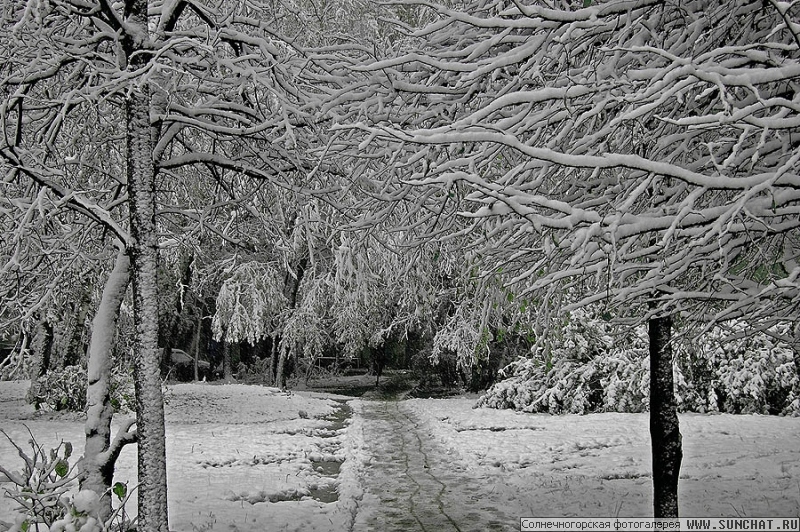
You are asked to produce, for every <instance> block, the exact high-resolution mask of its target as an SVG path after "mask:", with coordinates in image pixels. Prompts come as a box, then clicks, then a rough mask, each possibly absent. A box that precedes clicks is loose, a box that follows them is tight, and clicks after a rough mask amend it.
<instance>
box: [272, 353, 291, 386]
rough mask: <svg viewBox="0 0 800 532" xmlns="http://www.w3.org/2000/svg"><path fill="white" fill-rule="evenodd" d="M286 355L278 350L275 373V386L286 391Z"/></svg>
mask: <svg viewBox="0 0 800 532" xmlns="http://www.w3.org/2000/svg"><path fill="white" fill-rule="evenodd" d="M288 356H289V354H288V353H284V352H283V351H282V350H280V349H279V350H278V368H277V369H276V371H275V386H276V387H278V388H280V389H281V390H285V389H286V357H288Z"/></svg>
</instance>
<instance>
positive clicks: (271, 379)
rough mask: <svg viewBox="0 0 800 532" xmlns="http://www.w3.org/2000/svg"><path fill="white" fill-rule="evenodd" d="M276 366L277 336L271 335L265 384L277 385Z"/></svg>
mask: <svg viewBox="0 0 800 532" xmlns="http://www.w3.org/2000/svg"><path fill="white" fill-rule="evenodd" d="M277 367H278V336H277V335H273V336H272V345H270V349H269V367H268V368H267V377H266V378H267V382H265V383H264V384H266V385H267V386H272V385H276V386H277V383H276V381H277V378H276V375H277Z"/></svg>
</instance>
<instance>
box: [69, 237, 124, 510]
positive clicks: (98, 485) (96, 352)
mask: <svg viewBox="0 0 800 532" xmlns="http://www.w3.org/2000/svg"><path fill="white" fill-rule="evenodd" d="M129 281H130V259H129V258H128V256H127V255H126V254H125V252H124V251H120V253H119V255H118V256H117V262H116V264H115V265H114V270H113V271H112V272H111V275H110V276H109V277H108V280H107V281H106V285H105V287H104V288H103V295H102V298H101V300H100V306H99V307H98V308H97V313H96V314H95V316H94V320H93V321H92V338H91V341H90V343H89V357H88V358H89V363H88V387H87V393H86V399H87V401H86V404H87V413H86V448H85V452H84V460H83V476H82V477H81V489H89V490H92V491H94V492H95V493H97V494H98V495H99V496H100V509H99V517H100V518H101V519H102V520H103V522H105V521H107V520H108V518H109V517H110V516H111V512H112V507H111V496H110V494H109V491H110V488H111V485H112V482H113V479H114V463H115V462H116V459H117V457H118V456H119V453H120V451H121V450H122V447H123V446H124V445H125V443H129V442H131V441H133V440H134V438H135V433H134V432H129V431H128V428H130V425H128V427H126V428H124V429H121V430H120V432H119V433H118V435H117V439H116V440H115V442H114V445H112V444H111V417H112V415H113V413H114V412H113V408H112V407H111V400H110V379H111V352H112V350H113V347H114V335H115V333H116V330H117V320H118V318H119V309H120V306H121V305H122V300H123V299H124V298H125V291H126V290H127V288H128V284H129Z"/></svg>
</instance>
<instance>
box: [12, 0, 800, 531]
mask: <svg viewBox="0 0 800 532" xmlns="http://www.w3.org/2000/svg"><path fill="white" fill-rule="evenodd" d="M798 4H800V2H796V1H793V2H784V1H777V0H768V1H766V2H762V1H760V0H759V1H746V0H737V1H735V2H730V3H724V4H721V3H715V2H704V1H695V2H688V3H687V2H675V3H671V2H656V1H653V0H610V1H601V2H595V1H592V0H584V1H583V2H568V1H561V0H553V1H550V0H541V1H538V2H527V1H525V2H523V1H519V0H509V1H505V0H475V1H465V2H460V1H452V2H444V3H442V4H434V3H428V2H415V1H398V2H389V3H380V4H379V3H374V2H369V1H366V0H348V1H344V2H338V1H330V2H327V1H324V0H292V1H290V0H286V1H279V0H237V1H233V0H220V1H216V2H206V1H203V0H163V1H162V0H126V1H124V2H122V1H120V2H110V1H108V0H11V1H7V2H4V3H3V6H2V13H0V25H1V26H2V30H0V57H2V66H0V98H1V99H0V122H1V123H2V130H3V136H2V139H1V140H0V168H1V169H2V171H1V172H0V176H2V184H1V185H0V186H1V187H2V195H0V225H2V231H0V272H1V273H0V297H1V298H2V306H0V335H2V337H1V338H0V342H2V348H3V351H2V361H0V376H1V377H2V378H3V379H19V378H31V379H32V385H31V390H30V392H29V399H30V400H31V401H32V402H34V403H36V404H37V406H38V405H49V407H50V408H54V409H56V410H58V409H62V408H74V409H78V410H81V409H86V410H87V411H88V412H89V419H88V423H90V424H93V428H92V430H91V431H90V430H88V429H87V434H89V432H91V433H92V434H93V435H97V436H98V437H99V440H98V443H97V445H98V447H97V449H96V451H95V452H96V453H97V460H96V465H97V478H96V482H97V483H98V485H99V486H101V487H102V486H103V485H104V484H103V483H104V482H105V483H106V484H105V485H106V487H108V486H109V485H108V482H107V480H105V479H104V478H102V477H103V474H102V472H103V468H104V467H107V466H108V464H109V463H111V464H113V461H114V459H115V452H114V450H115V449H116V446H117V445H120V446H121V445H123V444H124V443H126V441H129V440H134V439H136V440H137V441H138V442H139V453H140V454H139V462H140V464H139V467H140V470H139V471H140V482H141V483H142V487H141V488H140V493H142V494H145V496H140V499H139V501H140V511H139V519H140V521H139V526H140V529H141V530H166V528H164V527H165V526H166V518H165V515H166V497H165V496H163V493H164V491H165V490H166V486H165V484H166V480H165V476H164V475H163V474H160V473H159V471H160V470H161V468H162V467H163V464H161V463H162V462H163V456H164V446H163V430H164V429H163V423H164V421H163V419H164V414H163V397H162V388H161V383H162V379H163V378H168V377H169V378H175V377H180V378H183V379H186V378H189V379H191V378H197V377H200V378H202V377H203V376H205V377H206V378H209V379H212V378H221V379H225V380H230V379H231V378H232V377H233V376H234V375H235V377H236V378H237V379H238V380H241V381H247V382H259V383H265V384H268V385H276V386H278V387H285V386H286V385H287V379H288V380H289V381H291V379H293V378H294V379H301V380H302V379H307V378H310V377H313V375H314V374H315V372H317V373H319V372H320V371H322V370H323V368H327V370H331V369H339V368H344V367H345V366H347V365H351V366H358V367H371V368H373V371H376V372H378V373H379V372H380V370H381V369H382V368H383V366H384V365H386V366H387V367H395V368H407V369H412V370H415V371H417V372H419V374H420V375H423V376H425V377H426V378H428V379H431V380H437V379H438V380H439V382H440V384H442V385H447V386H451V385H461V386H464V387H466V388H469V389H471V390H475V391H477V390H484V389H486V388H487V387H489V386H491V387H489V388H488V391H486V393H485V394H484V395H483V396H482V397H481V399H480V400H479V402H478V403H479V405H481V406H490V407H496V408H513V409H518V410H523V411H526V412H550V413H553V414H557V413H589V412H642V411H646V410H650V409H651V407H652V406H653V402H652V401H653V398H654V397H656V399H657V400H658V406H657V410H658V411H659V412H661V411H662V410H663V411H665V412H672V415H673V416H674V412H675V411H692V412H728V413H763V414H783V415H797V414H799V413H800V352H799V351H798V343H800V326H799V325H798V322H797V319H798V306H797V303H798V297H800V292H799V291H798V276H800V266H798V263H797V257H798V252H797V249H798V238H799V237H800V233H798V225H800V202H799V201H798V200H800V173H798V168H799V167H800V132H799V129H798V128H800V118H799V117H800V87H799V86H798V79H799V78H800V60H799V59H800V5H798ZM129 285H130V289H129ZM172 350H180V351H183V352H185V353H188V354H189V356H190V357H193V358H194V360H195V361H194V362H186V363H185V364H183V365H182V367H181V368H176V367H175V365H174V364H172V363H171V362H170V361H171V360H173V361H174V358H171V355H170V352H171V351H172ZM176 372H180V373H182V375H178V374H177V373H176ZM656 372H658V374H656ZM215 374H218V376H217V375H215ZM654 383H655V384H656V385H658V390H659V391H658V393H656V392H654V391H653V388H652V386H653V385H654ZM654 394H655V395H654ZM125 408H127V409H130V410H133V411H136V413H137V420H136V423H135V428H134V426H133V425H130V426H128V427H127V428H125V430H123V431H121V435H120V436H118V437H117V438H116V439H113V441H112V438H111V429H110V420H111V417H112V412H113V410H115V409H125ZM664 419H665V421H664V430H665V433H664V434H665V435H670V436H669V438H667V437H666V436H665V440H664V441H665V442H667V441H673V439H671V438H672V437H673V436H674V435H675V434H677V418H674V423H673V422H672V421H670V419H672V418H669V419H667V418H664ZM88 441H89V440H88V439H87V453H88V452H91V451H90V450H89V449H90V446H89V445H88ZM678 446H679V441H678ZM665 452H667V453H669V452H674V449H672V451H670V449H666V451H665ZM159 457H161V458H159ZM673 458H674V457H673ZM679 463H680V461H679V459H678V464H679ZM675 482H677V476H675ZM159 494H161V495H159ZM667 505H668V506H669V504H667ZM656 513H658V511H657V512H656ZM668 513H669V512H668Z"/></svg>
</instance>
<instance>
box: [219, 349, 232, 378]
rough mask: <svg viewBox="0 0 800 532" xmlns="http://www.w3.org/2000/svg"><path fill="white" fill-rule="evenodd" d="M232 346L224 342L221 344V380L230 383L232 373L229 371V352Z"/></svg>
mask: <svg viewBox="0 0 800 532" xmlns="http://www.w3.org/2000/svg"><path fill="white" fill-rule="evenodd" d="M232 349H233V344H231V343H230V342H225V343H223V344H222V380H224V381H225V382H231V381H232V380H233V371H231V350H232Z"/></svg>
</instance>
